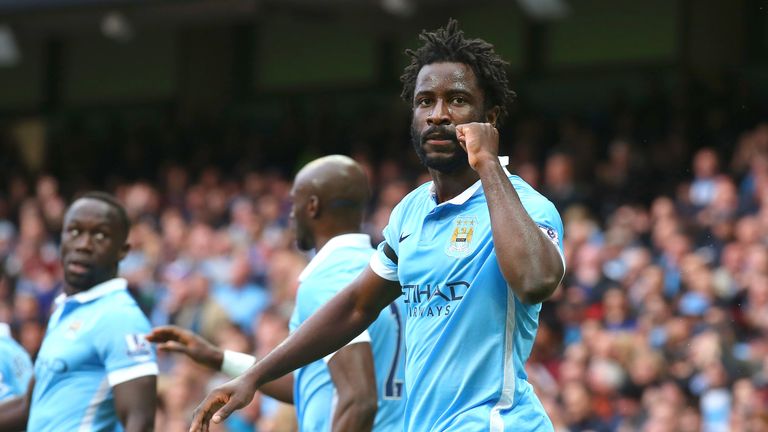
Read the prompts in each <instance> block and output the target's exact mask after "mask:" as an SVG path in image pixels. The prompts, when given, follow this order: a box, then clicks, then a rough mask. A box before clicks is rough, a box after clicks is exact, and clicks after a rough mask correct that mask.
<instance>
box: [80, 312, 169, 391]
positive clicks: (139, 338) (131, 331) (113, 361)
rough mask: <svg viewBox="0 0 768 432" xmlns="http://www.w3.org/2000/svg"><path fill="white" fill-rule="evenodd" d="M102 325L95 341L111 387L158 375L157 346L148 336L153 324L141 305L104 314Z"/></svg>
mask: <svg viewBox="0 0 768 432" xmlns="http://www.w3.org/2000/svg"><path fill="white" fill-rule="evenodd" d="M99 326H100V327H101V331H100V332H99V333H98V335H97V337H96V338H95V339H96V340H94V343H95V345H96V350H97V352H98V355H99V358H100V359H101V361H102V362H103V364H104V369H105V370H106V372H107V380H108V381H109V385H110V387H114V386H116V385H118V384H121V383H124V382H127V381H131V380H133V379H136V378H140V377H143V376H148V375H157V362H156V360H155V352H154V349H153V347H152V345H151V344H150V343H149V341H147V340H146V339H145V338H144V337H145V335H146V334H147V333H149V331H150V329H151V327H150V324H149V321H148V320H147V318H146V317H145V316H144V314H143V313H142V312H141V310H140V309H139V308H138V307H136V306H135V305H125V306H121V307H119V308H117V309H116V310H111V311H110V312H109V313H105V314H104V315H102V318H101V320H100V322H99Z"/></svg>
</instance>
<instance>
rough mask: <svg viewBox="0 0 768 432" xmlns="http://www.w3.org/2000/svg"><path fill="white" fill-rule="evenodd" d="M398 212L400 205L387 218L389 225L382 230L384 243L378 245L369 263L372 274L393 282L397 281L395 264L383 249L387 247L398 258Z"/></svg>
mask: <svg viewBox="0 0 768 432" xmlns="http://www.w3.org/2000/svg"><path fill="white" fill-rule="evenodd" d="M400 212H401V207H400V205H397V206H396V207H395V208H394V209H393V210H392V214H391V215H390V216H389V223H388V224H387V226H385V227H384V230H382V234H383V236H384V241H382V242H381V243H379V246H378V247H377V248H376V252H375V253H374V254H373V256H372V257H371V261H370V266H371V270H373V272H374V273H376V274H377V275H379V276H381V277H382V278H384V279H386V280H388V281H393V282H397V281H398V277H397V262H396V261H394V260H393V259H392V258H391V257H389V256H388V255H387V253H386V252H385V248H386V247H387V246H389V248H390V250H391V252H394V254H395V256H399V253H400V251H399V248H400V226H401V225H402V224H401V223H400ZM391 252H390V253H391Z"/></svg>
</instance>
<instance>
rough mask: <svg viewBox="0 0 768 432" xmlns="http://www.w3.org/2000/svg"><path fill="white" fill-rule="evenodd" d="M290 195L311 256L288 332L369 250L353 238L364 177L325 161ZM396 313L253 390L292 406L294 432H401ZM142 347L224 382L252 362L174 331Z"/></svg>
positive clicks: (159, 332) (306, 171) (346, 162)
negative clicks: (156, 348) (218, 374)
mask: <svg viewBox="0 0 768 432" xmlns="http://www.w3.org/2000/svg"><path fill="white" fill-rule="evenodd" d="M291 195H292V196H293V201H294V204H293V210H292V212H291V213H292V218H293V221H294V223H295V224H294V228H295V231H296V239H297V243H298V246H299V247H300V248H301V249H304V250H309V249H313V248H318V252H317V254H316V255H315V257H314V258H313V259H312V261H310V263H309V265H307V267H306V269H304V271H303V272H302V273H301V275H300V276H299V289H298V292H297V296H296V308H295V309H294V312H293V316H292V317H291V321H290V330H291V332H294V331H297V330H298V329H299V328H300V326H301V325H302V324H303V323H304V322H305V321H306V320H307V319H308V318H309V317H310V316H312V315H313V314H314V313H315V312H317V310H318V309H320V308H321V307H322V306H323V305H324V304H325V303H327V302H328V301H329V300H330V299H331V298H333V297H334V296H335V295H336V294H338V293H339V291H341V289H343V288H344V287H346V286H347V285H348V284H349V283H350V282H352V281H353V280H354V279H355V278H356V277H357V275H358V274H360V273H361V272H362V271H363V270H364V269H366V268H367V267H368V262H369V261H370V260H371V257H372V256H373V254H374V252H375V249H373V248H372V247H371V239H370V237H369V236H368V235H366V234H359V233H357V231H359V230H360V224H361V223H362V218H363V210H364V208H365V205H366V203H367V201H368V196H369V192H368V180H367V178H366V177H365V174H364V173H363V171H362V169H361V168H360V166H359V165H357V164H356V163H355V162H354V161H353V160H352V159H350V158H348V157H345V156H327V157H324V158H320V159H318V160H315V161H313V162H310V163H309V164H307V166H306V167H304V168H302V170H301V171H300V172H299V174H297V176H296V180H295V182H294V187H293V190H292V191H291ZM402 306H403V305H402V302H400V301H393V302H391V304H389V305H387V307H386V308H384V310H382V311H380V313H377V317H376V319H375V320H374V321H373V322H372V323H371V324H370V326H369V327H368V328H367V329H362V333H360V332H358V333H360V334H359V335H357V337H355V338H354V339H352V340H351V341H350V342H349V343H347V344H346V346H344V347H342V348H341V349H339V350H338V351H336V352H334V353H332V354H329V355H327V356H325V358H324V359H317V360H316V361H314V362H312V363H309V364H308V365H306V366H304V367H303V368H300V369H298V370H297V371H296V372H295V374H293V375H290V374H288V375H286V376H284V377H282V378H280V379H278V380H276V381H273V382H271V383H268V384H266V385H265V386H263V387H262V388H261V390H262V391H263V392H264V393H266V394H267V395H269V396H273V397H276V398H278V399H280V400H283V401H286V402H293V403H294V404H295V405H296V414H297V417H298V424H299V429H300V430H301V431H302V432H330V431H355V432H363V431H370V430H374V431H376V432H400V431H402V430H403V408H404V398H403V390H404V389H403V374H404V371H403V358H404V350H403V338H402V319H403V313H404V311H403V309H402ZM149 339H150V340H151V341H153V342H159V343H161V344H160V349H161V350H169V351H179V352H183V353H185V354H187V355H189V356H190V357H192V358H193V359H194V360H195V361H197V362H199V363H202V364H205V365H208V366H210V367H213V368H220V369H221V370H222V371H225V372H228V373H229V374H230V375H232V376H237V375H240V374H242V373H244V372H245V371H246V369H247V368H248V367H250V366H251V365H252V364H253V363H254V362H255V359H254V358H252V357H250V356H243V355H241V354H238V353H231V352H228V351H227V352H224V353H221V352H220V351H219V350H218V349H217V348H215V347H213V346H211V345H210V344H208V343H207V342H205V341H204V340H202V339H200V338H199V337H198V336H195V335H194V334H192V333H191V332H189V331H185V330H183V329H179V328H177V327H162V328H158V329H155V330H154V331H153V332H152V334H151V335H150V336H149Z"/></svg>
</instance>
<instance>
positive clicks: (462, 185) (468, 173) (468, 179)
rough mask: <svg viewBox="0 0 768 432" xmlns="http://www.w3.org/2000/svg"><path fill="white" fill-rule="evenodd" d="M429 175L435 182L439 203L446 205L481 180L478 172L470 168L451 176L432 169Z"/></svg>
mask: <svg viewBox="0 0 768 432" xmlns="http://www.w3.org/2000/svg"><path fill="white" fill-rule="evenodd" d="M429 174H430V175H431V176H432V180H433V181H434V182H435V192H436V193H437V202H438V203H444V202H446V201H448V200H450V199H452V198H454V197H456V196H457V195H459V194H460V193H462V192H464V191H465V190H467V188H468V187H470V186H472V185H473V184H474V183H475V182H476V181H477V179H479V178H480V176H479V175H478V174H477V172H476V171H475V170H473V169H472V168H470V167H467V168H466V169H464V170H461V171H458V172H455V173H450V174H446V173H443V172H440V171H436V170H433V169H430V170H429Z"/></svg>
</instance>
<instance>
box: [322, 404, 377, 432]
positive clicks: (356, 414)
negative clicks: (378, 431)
mask: <svg viewBox="0 0 768 432" xmlns="http://www.w3.org/2000/svg"><path fill="white" fill-rule="evenodd" d="M376 408H377V407H376V399H375V398H374V399H373V401H371V400H369V399H366V398H346V399H342V398H339V400H338V402H337V405H336V411H334V413H333V429H332V430H333V432H347V431H354V432H358V431H360V432H369V431H370V430H371V429H373V422H374V420H375V418H376Z"/></svg>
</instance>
